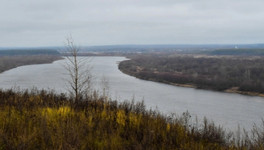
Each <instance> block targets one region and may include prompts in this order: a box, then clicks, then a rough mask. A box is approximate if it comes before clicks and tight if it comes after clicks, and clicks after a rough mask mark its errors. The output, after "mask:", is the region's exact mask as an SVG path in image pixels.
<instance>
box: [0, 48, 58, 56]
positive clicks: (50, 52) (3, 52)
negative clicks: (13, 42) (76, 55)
mask: <svg viewBox="0 0 264 150" xmlns="http://www.w3.org/2000/svg"><path fill="white" fill-rule="evenodd" d="M17 55H60V53H59V52H58V51H56V50H49V49H29V50H28V49H26V50H21V49H10V50H0V56H17Z"/></svg>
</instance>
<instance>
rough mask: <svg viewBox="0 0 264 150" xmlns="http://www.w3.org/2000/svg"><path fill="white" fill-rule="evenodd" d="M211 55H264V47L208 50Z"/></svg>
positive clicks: (207, 52)
mask: <svg viewBox="0 0 264 150" xmlns="http://www.w3.org/2000/svg"><path fill="white" fill-rule="evenodd" d="M205 54H209V55H240V56H241V55H242V56H264V49H219V50H213V51H206V52H205Z"/></svg>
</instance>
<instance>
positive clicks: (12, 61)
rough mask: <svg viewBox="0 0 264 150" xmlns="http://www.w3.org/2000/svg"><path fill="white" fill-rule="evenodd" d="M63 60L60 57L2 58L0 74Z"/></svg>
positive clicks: (19, 56) (0, 57) (0, 60)
mask: <svg viewBox="0 0 264 150" xmlns="http://www.w3.org/2000/svg"><path fill="white" fill-rule="evenodd" d="M59 59H62V57H60V56H59V55H23V56H22V55H17V56H0V73H1V72H4V71H6V70H9V69H12V68H16V67H19V66H23V65H31V64H44V63H52V62H53V61H55V60H59Z"/></svg>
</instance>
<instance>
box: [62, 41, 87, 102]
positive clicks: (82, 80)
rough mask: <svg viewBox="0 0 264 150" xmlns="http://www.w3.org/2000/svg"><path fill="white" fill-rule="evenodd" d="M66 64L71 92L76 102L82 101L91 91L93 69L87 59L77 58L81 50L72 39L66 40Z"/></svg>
mask: <svg viewBox="0 0 264 150" xmlns="http://www.w3.org/2000/svg"><path fill="white" fill-rule="evenodd" d="M66 42H67V43H66V48H67V53H66V59H67V61H66V64H65V66H64V67H65V69H66V70H67V73H68V75H69V76H70V78H69V80H68V83H69V86H70V87H69V92H70V94H71V96H73V97H74V99H75V102H78V101H80V100H81V98H82V96H84V95H88V94H89V92H90V90H91V79H92V75H91V72H90V71H91V67H90V65H89V62H90V60H87V57H77V56H78V54H79V51H80V48H79V47H77V46H76V45H75V44H74V41H73V39H72V37H69V38H66Z"/></svg>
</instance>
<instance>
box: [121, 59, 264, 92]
mask: <svg viewBox="0 0 264 150" xmlns="http://www.w3.org/2000/svg"><path fill="white" fill-rule="evenodd" d="M263 66H264V59H263V58H262V57H223V56H221V57H212V56H211V57H197V56H177V55H176V56H172V55H168V56H165V55H141V56H136V57H132V59H131V60H126V61H123V62H121V63H120V64H119V69H120V70H121V71H123V72H124V73H127V74H130V75H133V76H136V77H138V78H141V79H146V80H153V81H158V82H163V83H170V84H173V83H177V84H191V85H193V86H195V87H197V88H203V89H212V90H218V91H224V90H228V89H231V88H232V89H234V90H239V91H244V92H257V93H264V67H263Z"/></svg>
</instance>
